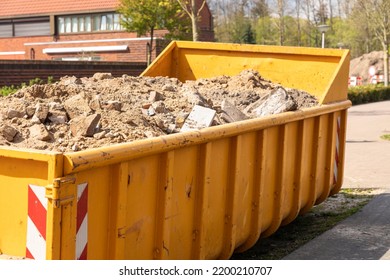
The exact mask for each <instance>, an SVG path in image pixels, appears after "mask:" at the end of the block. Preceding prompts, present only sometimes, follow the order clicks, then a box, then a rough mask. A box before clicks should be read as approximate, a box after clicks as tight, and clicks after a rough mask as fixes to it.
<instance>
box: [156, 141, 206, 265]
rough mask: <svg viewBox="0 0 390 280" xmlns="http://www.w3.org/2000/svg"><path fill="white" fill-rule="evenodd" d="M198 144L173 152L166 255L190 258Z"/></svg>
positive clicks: (166, 211)
mask: <svg viewBox="0 0 390 280" xmlns="http://www.w3.org/2000/svg"><path fill="white" fill-rule="evenodd" d="M198 153H199V148H198V146H190V147H186V148H181V149H177V150H175V152H174V159H173V161H174V162H173V165H172V167H173V170H169V171H168V172H169V173H170V172H172V177H169V178H168V179H169V183H168V187H167V189H166V190H165V191H166V197H165V215H164V240H163V258H164V259H190V258H191V254H190V253H191V248H192V239H193V229H194V215H195V214H196V212H195V198H196V196H197V188H196V187H197V186H196V183H197V182H198V178H197V175H198V172H197V170H198V167H199V166H198Z"/></svg>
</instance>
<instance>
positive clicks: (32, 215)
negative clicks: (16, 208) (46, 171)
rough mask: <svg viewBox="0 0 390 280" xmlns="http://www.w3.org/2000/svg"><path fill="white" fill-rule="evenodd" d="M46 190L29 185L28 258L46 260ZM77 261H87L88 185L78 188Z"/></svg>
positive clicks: (81, 185) (84, 184)
mask: <svg viewBox="0 0 390 280" xmlns="http://www.w3.org/2000/svg"><path fill="white" fill-rule="evenodd" d="M45 193H46V189H45V188H44V187H41V186H35V185H28V206H27V207H28V211H27V213H28V214H27V215H28V217H27V242H26V257H27V258H30V259H35V260H45V259H46V219H47V205H48V200H47V198H46V197H45ZM76 222H77V225H76V252H75V253H76V259H78V260H86V259H87V245H88V184H87V183H83V184H80V185H78V186H77V221H76Z"/></svg>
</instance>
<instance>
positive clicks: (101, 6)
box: [0, 0, 119, 18]
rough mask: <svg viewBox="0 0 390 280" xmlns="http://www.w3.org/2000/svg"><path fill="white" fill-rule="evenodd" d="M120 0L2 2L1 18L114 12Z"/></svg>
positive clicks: (0, 6)
mask: <svg viewBox="0 0 390 280" xmlns="http://www.w3.org/2000/svg"><path fill="white" fill-rule="evenodd" d="M118 5H119V0H61V1H59V0H0V18H6V17H8V18H12V17H23V16H31V15H49V14H61V13H72V12H74V13H78V12H95V11H104V10H109V11H113V10H115V9H116V7H117V6H118Z"/></svg>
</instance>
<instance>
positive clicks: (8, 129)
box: [1, 125, 18, 142]
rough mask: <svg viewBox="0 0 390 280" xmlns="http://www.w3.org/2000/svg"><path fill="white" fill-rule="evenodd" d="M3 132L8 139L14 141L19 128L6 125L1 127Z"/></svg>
mask: <svg viewBox="0 0 390 280" xmlns="http://www.w3.org/2000/svg"><path fill="white" fill-rule="evenodd" d="M1 132H2V134H3V137H4V138H5V139H6V140H7V141H9V142H12V141H13V140H14V138H15V136H16V134H17V133H18V130H17V129H16V128H14V127H13V126H9V125H5V126H3V127H2V128H1Z"/></svg>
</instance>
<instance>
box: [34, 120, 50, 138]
mask: <svg viewBox="0 0 390 280" xmlns="http://www.w3.org/2000/svg"><path fill="white" fill-rule="evenodd" d="M29 131H30V137H32V138H34V139H37V140H41V141H49V140H50V139H51V136H50V133H49V132H48V131H47V129H46V127H45V126H44V125H43V124H34V125H33V126H31V127H30V128H29Z"/></svg>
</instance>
